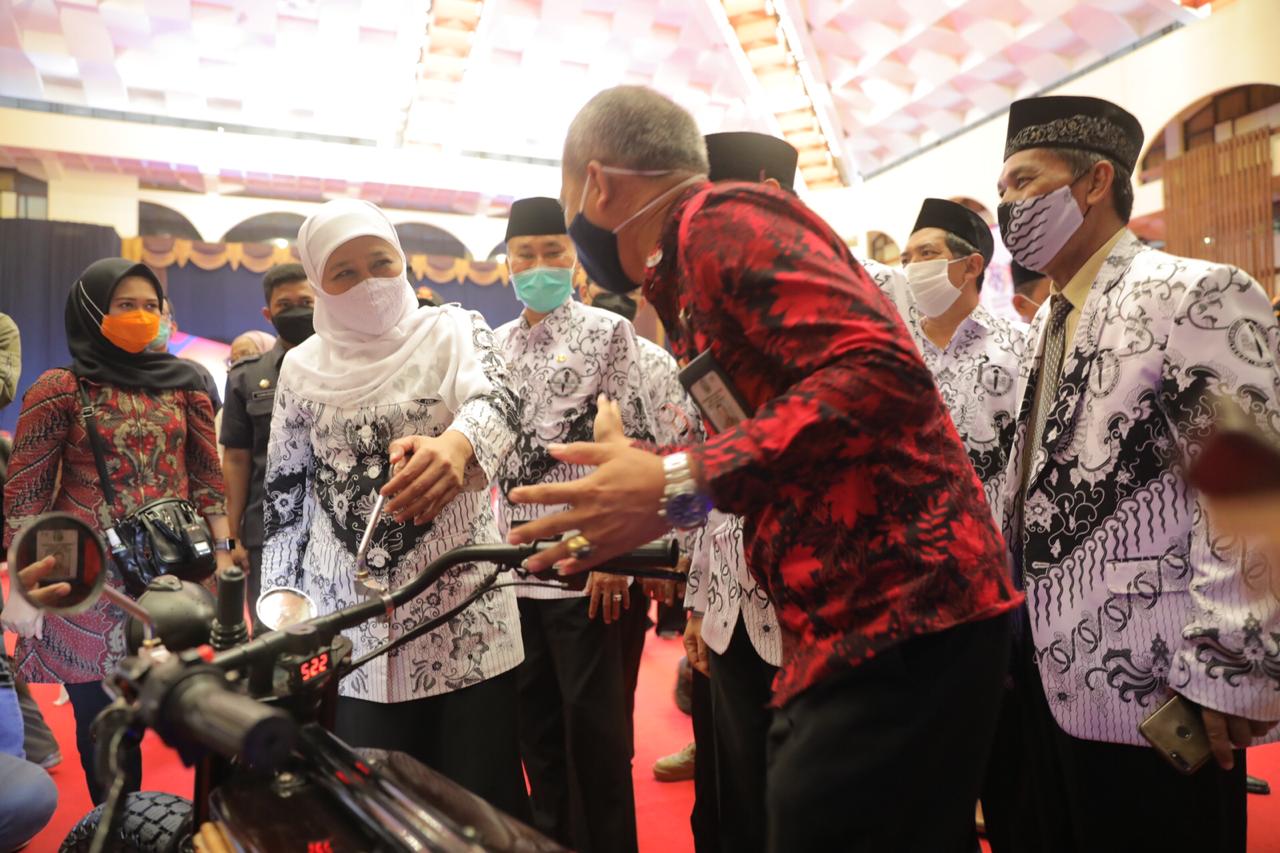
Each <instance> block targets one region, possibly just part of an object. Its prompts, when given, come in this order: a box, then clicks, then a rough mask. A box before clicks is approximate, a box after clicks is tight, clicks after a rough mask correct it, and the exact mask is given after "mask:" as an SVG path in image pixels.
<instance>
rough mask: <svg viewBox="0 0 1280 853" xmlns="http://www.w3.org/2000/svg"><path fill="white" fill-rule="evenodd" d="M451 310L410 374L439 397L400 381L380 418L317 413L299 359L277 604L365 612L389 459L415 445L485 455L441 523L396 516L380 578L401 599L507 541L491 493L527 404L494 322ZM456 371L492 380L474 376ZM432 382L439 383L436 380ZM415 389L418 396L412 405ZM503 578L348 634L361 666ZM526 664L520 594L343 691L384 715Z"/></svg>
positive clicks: (273, 534)
mask: <svg viewBox="0 0 1280 853" xmlns="http://www.w3.org/2000/svg"><path fill="white" fill-rule="evenodd" d="M441 310H443V311H447V312H448V313H447V314H446V317H445V319H444V320H442V321H441V322H442V325H441V326H440V329H441V332H440V335H441V337H442V342H441V346H440V352H436V353H428V352H424V353H422V360H421V362H420V363H419V364H417V365H416V367H417V368H418V369H417V370H414V371H409V370H406V371H404V374H403V375H404V380H403V384H404V385H405V389H408V388H409V387H412V388H415V389H420V388H422V387H437V386H438V387H439V392H438V393H436V394H434V395H432V396H430V397H416V398H414V397H412V396H409V395H410V394H412V393H420V392H417V391H413V392H411V391H408V390H405V389H401V388H400V386H401V383H400V382H397V383H396V384H395V387H393V388H391V389H388V390H387V391H386V393H384V394H383V395H382V401H381V402H379V403H378V404H376V405H365V406H361V407H358V408H351V407H344V406H341V405H336V404H333V403H320V402H316V401H314V400H308V399H306V398H305V397H303V396H301V395H300V393H299V392H298V391H297V390H296V389H295V388H294V386H293V383H292V380H291V373H290V370H289V359H288V357H287V356H286V357H285V360H284V363H283V366H282V369H281V372H280V380H279V383H278V385H277V390H276V399H275V409H274V411H273V413H272V419H271V438H270V442H269V445H268V450H267V471H266V494H265V498H264V500H263V505H264V516H265V518H264V521H265V544H264V549H263V559H262V590H263V592H266V591H268V590H271V589H274V588H276V587H282V586H283V587H293V588H295V589H299V590H301V591H303V592H305V593H306V594H307V595H309V596H310V597H311V599H312V600H313V601H314V602H315V603H316V604H317V605H318V609H319V611H320V612H321V613H331V612H334V611H336V610H340V609H342V608H344V607H347V606H350V605H352V604H356V603H358V602H360V601H363V600H364V598H363V597H362V595H361V593H359V592H357V590H356V587H355V580H354V578H355V554H356V551H357V550H358V548H359V543H360V539H361V537H362V536H363V535H364V532H365V528H366V526H367V520H368V518H369V514H370V511H371V510H372V508H373V504H374V501H375V500H376V498H377V492H378V490H379V489H380V488H381V487H382V486H383V485H384V484H385V483H386V482H387V479H388V476H389V472H388V455H387V454H388V446H389V445H390V443H391V442H392V441H393V440H395V439H397V438H403V437H406V436H411V435H425V436H438V435H440V434H441V433H443V432H444V431H445V430H447V429H452V430H456V431H458V432H460V433H462V434H463V435H465V436H466V437H467V439H468V441H470V442H471V446H472V448H473V449H474V454H475V456H474V459H473V460H472V462H471V463H470V465H469V466H468V468H467V471H466V483H465V490H464V491H463V492H462V493H460V494H459V495H458V496H457V497H455V498H454V499H453V500H452V501H450V502H449V504H448V505H447V506H446V507H445V508H444V509H443V510H442V511H441V512H440V514H439V515H437V516H436V518H435V519H433V520H432V521H429V522H427V523H426V524H421V525H418V524H413V523H412V522H409V523H406V524H400V523H398V522H396V521H395V520H394V519H393V518H391V517H390V516H389V515H385V514H384V515H383V516H382V520H381V522H380V523H379V524H378V526H377V527H376V528H375V531H374V535H373V538H372V540H371V545H370V548H369V551H368V556H367V561H368V565H369V569H370V571H371V573H372V574H373V576H374V578H375V579H377V580H379V581H381V582H383V583H385V584H387V585H388V586H389V587H391V588H395V587H397V586H400V585H402V584H404V583H407V582H408V581H410V580H411V579H413V578H414V577H416V576H417V575H419V574H420V573H421V572H422V571H423V570H424V569H425V568H426V567H427V565H428V564H429V563H430V562H431V561H432V560H434V559H435V558H437V557H439V556H440V555H442V554H444V553H445V552H447V551H450V550H452V549H454V548H457V547H459V546H462V545H468V544H473V543H481V544H487V543H493V542H498V541H500V540H499V539H498V530H497V526H496V524H495V521H494V517H493V510H492V507H491V506H490V504H489V501H488V484H489V482H490V481H491V479H492V477H493V476H494V474H495V473H496V471H497V469H498V464H499V461H500V460H501V459H502V458H503V457H504V456H505V455H506V453H507V450H508V449H509V448H510V447H511V446H512V445H513V444H514V442H515V430H516V427H517V402H516V398H515V395H514V393H513V392H512V390H511V387H510V384H509V382H508V376H507V372H506V365H505V364H504V362H503V361H502V358H501V357H500V356H499V355H498V353H497V351H496V349H495V347H494V341H493V333H492V331H490V329H489V327H488V326H487V325H486V324H485V322H484V319H483V318H482V317H480V315H479V314H476V313H474V312H463V311H461V310H459V309H456V308H446V309H441ZM447 324H452V326H450V325H447ZM446 354H447V355H448V357H444V356H445V355H446ZM451 360H456V361H462V360H465V361H467V362H468V366H469V368H474V367H477V366H478V367H479V368H480V369H479V370H476V369H460V365H459V364H449V362H450V361H451ZM432 375H436V376H438V380H437V381H435V382H433V381H431V380H430V377H431V376H432ZM402 390H403V391H404V393H405V394H406V397H405V398H404V399H399V398H398V397H399V394H400V392H401V391H402ZM449 401H455V403H456V405H450V402H449ZM490 568H491V567H489V566H487V565H483V564H465V565H462V566H458V567H455V568H453V569H450V570H449V571H448V572H447V573H446V574H445V575H444V577H442V578H441V579H440V580H439V581H438V582H437V583H436V584H435V585H434V586H432V587H430V588H429V589H428V590H427V591H426V592H425V593H424V594H422V595H420V596H419V597H418V598H416V599H414V600H413V601H412V602H410V603H409V604H406V605H405V606H403V607H401V608H399V609H397V610H396V611H395V613H394V615H393V616H392V619H391V621H390V623H387V622H384V621H382V620H373V621H369V622H366V623H364V624H363V625H361V626H360V627H358V628H355V629H352V630H349V631H346V632H344V633H345V635H346V636H347V638H348V639H350V640H351V641H352V643H353V644H354V646H355V655H356V656H357V657H358V656H360V655H362V654H364V653H366V652H369V651H372V650H373V649H375V648H376V647H377V646H380V645H382V644H384V643H385V642H387V641H388V640H389V639H393V638H395V637H399V636H401V635H402V634H404V633H406V632H407V631H409V630H411V629H412V628H414V627H415V626H417V625H420V624H422V623H423V622H425V621H429V620H431V619H434V618H436V617H439V616H440V615H441V614H443V613H445V612H447V611H448V610H450V609H451V608H452V607H454V606H455V605H457V604H458V603H460V602H461V601H462V600H463V599H465V598H466V597H467V596H469V595H470V594H471V593H472V592H473V591H474V590H475V589H476V588H477V587H478V586H479V584H480V583H481V582H482V580H483V579H484V577H485V576H486V575H487V574H488V572H489V570H490ZM523 659H524V646H523V643H522V640H521V635H520V618H519V613H518V612H517V609H516V601H515V594H514V593H513V592H512V590H511V589H510V588H506V589H498V590H493V591H490V592H488V593H487V594H485V595H484V596H483V597H481V598H480V599H479V600H478V601H477V602H476V603H474V604H472V605H471V606H470V607H468V608H467V609H466V610H464V611H463V612H462V613H460V614H458V615H457V616H455V617H453V618H452V619H451V620H449V621H448V622H447V623H446V624H445V625H443V626H441V627H439V628H436V629H435V630H433V631H431V632H429V633H427V634H425V635H424V636H422V637H420V638H418V639H416V640H414V641H412V642H410V643H409V644H407V645H406V646H404V647H402V648H400V649H398V650H396V651H394V652H392V653H391V654H389V655H386V656H383V657H380V658H376V659H374V660H373V661H371V662H369V663H367V664H365V665H364V666H362V667H361V668H360V669H358V670H355V671H354V672H352V673H351V674H350V675H348V676H347V677H346V678H345V679H343V681H342V684H341V686H340V692H341V694H342V695H343V696H351V697H354V698H357V699H366V700H369V701H373V702H404V701H408V700H411V699H421V698H423V697H427V696H435V695H438V694H441V693H448V692H451V691H454V690H460V689H462V688H464V687H469V686H471V685H473V684H477V683H479V682H481V681H484V680H486V679H488V678H492V677H493V676H495V675H499V674H501V673H503V672H506V671H507V670H509V669H511V668H513V667H515V666H517V665H518V664H519V663H520V662H521V661H522V660H523Z"/></svg>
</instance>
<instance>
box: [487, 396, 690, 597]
mask: <svg viewBox="0 0 1280 853" xmlns="http://www.w3.org/2000/svg"><path fill="white" fill-rule="evenodd" d="M547 449H548V450H549V451H550V453H551V455H552V456H553V457H554V458H556V459H558V460H560V461H561V462H565V463H567V464H570V465H592V466H595V468H596V470H595V471H593V472H592V473H591V474H589V475H587V476H586V477H583V478H582V479H580V480H574V481H572V482H569V483H544V484H541V485H537V486H523V487H521V488H518V489H514V490H512V492H511V494H510V495H509V497H510V499H511V501H512V502H513V503H518V504H569V506H570V508H569V509H567V510H564V511H563V512H558V513H556V514H554V515H548V516H544V517H542V518H539V519H537V520H536V521H531V522H529V523H528V524H523V525H521V526H520V527H518V528H516V529H514V530H512V531H511V533H510V535H509V536H508V537H507V541H508V542H510V543H511V544H513V545H519V544H523V543H526V542H534V541H537V540H540V539H553V538H558V537H560V536H562V535H563V534H565V533H567V532H569V531H577V532H578V533H580V534H581V535H582V536H585V537H586V539H587V541H588V542H590V543H591V547H592V551H591V555H590V556H589V557H583V558H572V557H571V556H570V554H569V548H568V546H567V545H564V544H561V545H558V546H556V547H555V548H551V549H548V550H546V551H543V552H542V553H540V554H538V555H536V556H534V557H530V558H529V561H528V563H527V565H526V567H527V568H528V569H529V570H530V571H543V570H545V569H547V568H549V567H550V566H553V565H556V564H560V565H559V568H560V570H561V571H562V572H563V573H565V574H572V573H575V572H580V571H584V570H586V569H589V568H592V567H593V566H599V565H601V564H603V563H606V562H608V561H609V560H610V559H611V558H613V557H616V556H618V555H619V554H624V553H626V552H627V551H630V550H632V549H633V548H638V547H639V546H641V545H644V544H647V543H649V542H652V541H653V540H654V539H657V538H659V537H660V536H662V535H663V534H664V533H666V532H667V531H668V530H670V529H671V526H670V525H669V524H668V523H667V522H666V519H664V518H663V517H662V516H660V515H659V514H658V512H659V510H660V508H661V506H662V493H663V488H664V487H665V485H666V475H665V473H664V472H663V470H662V457H660V456H658V455H657V454H654V453H649V452H647V451H644V450H639V449H637V448H634V447H632V446H631V443H630V442H629V441H628V440H627V437H626V435H625V434H624V433H623V427H622V414H621V411H620V410H619V408H618V404H617V403H615V402H613V401H612V400H609V399H608V398H607V397H605V396H604V395H601V396H600V398H599V400H598V401H597V411H596V420H595V441H594V442H578V443H575V444H553V445H551V446H550V447H548V448H547Z"/></svg>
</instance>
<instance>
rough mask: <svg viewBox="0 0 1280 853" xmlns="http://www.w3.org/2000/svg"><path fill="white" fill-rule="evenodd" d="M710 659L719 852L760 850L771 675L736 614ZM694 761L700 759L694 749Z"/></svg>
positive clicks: (762, 846)
mask: <svg viewBox="0 0 1280 853" xmlns="http://www.w3.org/2000/svg"><path fill="white" fill-rule="evenodd" d="M709 657H710V658H711V708H712V713H713V715H714V719H715V758H716V760H715V764H716V774H717V776H716V787H717V791H718V794H717V796H718V802H719V813H720V839H721V843H720V848H719V849H721V850H723V851H724V853H739V851H742V853H751V851H763V850H764V849H765V839H766V838H767V837H768V836H767V834H766V831H765V772H766V768H767V760H766V747H767V744H768V739H769V724H770V723H771V722H772V720H773V711H772V710H771V709H770V708H769V700H770V698H771V697H772V695H773V677H774V675H776V674H777V672H778V668H777V667H775V666H771V665H770V664H767V663H765V662H764V660H763V659H762V658H761V657H760V655H759V654H757V653H756V650H755V647H754V646H752V645H751V637H750V636H748V635H747V626H746V623H744V622H743V621H742V619H741V618H739V619H738V624H737V626H736V627H734V629H733V637H732V639H731V640H730V641H729V648H728V649H726V650H725V653H724V654H722V655H721V654H717V653H716V652H714V651H711V652H710V653H709ZM698 760H699V761H701V760H702V753H701V752H699V754H698Z"/></svg>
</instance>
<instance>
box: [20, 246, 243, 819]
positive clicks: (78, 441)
mask: <svg viewBox="0 0 1280 853" xmlns="http://www.w3.org/2000/svg"><path fill="white" fill-rule="evenodd" d="M163 306H164V292H163V290H162V289H161V287H160V282H159V280H158V279H157V278H156V276H155V273H153V272H152V271H151V270H150V269H148V268H147V267H146V266H144V265H143V264H135V263H133V262H131V261H127V260H124V259H123V258H107V259H105V260H101V261H97V262H95V263H93V264H91V265H90V266H89V268H88V269H86V270H85V271H84V273H82V274H81V276H80V278H79V279H78V280H77V281H76V282H75V283H74V284H73V285H72V286H71V292H70V293H69V294H68V295H67V309H66V327H67V344H68V348H69V349H70V350H71V367H69V368H55V369H53V370H49V371H46V372H45V373H44V374H42V375H41V376H40V378H39V379H37V380H36V382H35V384H34V385H32V386H31V389H30V390H29V391H28V392H27V394H26V397H25V398H24V399H23V403H22V414H21V415H20V416H19V418H18V427H17V431H16V434H15V436H14V443H13V455H12V456H11V458H10V461H9V479H8V481H7V482H6V484H5V489H4V511H5V547H6V548H7V547H8V545H9V542H10V541H11V539H12V537H13V534H14V533H15V532H16V531H17V530H18V528H20V527H21V526H22V524H23V523H24V522H25V521H27V520H28V519H30V518H31V517H32V516H36V515H39V514H40V513H44V512H49V511H51V510H57V511H62V512H69V513H71V514H72V515H75V516H76V517H78V518H80V519H81V520H83V521H85V522H86V523H88V524H90V525H93V526H95V527H97V528H98V529H99V530H101V529H104V527H105V526H106V525H107V523H108V522H109V519H110V518H112V517H114V518H121V517H123V516H126V515H129V514H130V513H133V512H134V511H136V510H137V509H139V508H140V507H142V506H143V505H145V504H147V503H149V502H150V501H153V500H156V499H159V498H165V497H178V498H185V499H187V500H189V501H191V502H192V503H193V504H195V505H196V507H198V508H199V509H200V511H201V512H202V513H203V514H204V516H205V517H206V518H207V519H208V521H209V526H210V529H211V531H212V532H213V535H214V538H215V539H217V540H226V539H227V537H228V532H227V520H226V515H225V510H224V507H223V500H222V494H223V483H222V469H221V467H220V466H219V464H218V452H217V444H216V441H215V439H214V432H213V407H212V404H211V403H210V402H209V396H208V394H207V393H206V392H205V391H204V386H203V383H202V381H201V379H200V377H199V375H198V374H197V373H196V371H195V370H194V369H193V368H192V367H191V366H190V365H189V364H187V363H186V362H184V361H182V360H181V359H177V358H174V357H173V356H172V355H169V354H168V353H149V352H147V351H146V347H147V344H149V343H151V341H152V340H154V339H155V337H156V335H157V333H158V332H159V326H160V315H161V312H162V310H163ZM77 384H80V385H82V386H83V387H84V390H85V392H86V393H87V394H88V396H89V399H90V401H91V402H92V403H93V407H94V414H95V416H96V420H97V429H98V433H99V434H100V435H101V436H102V443H103V446H104V447H105V450H106V456H107V459H106V463H107V470H108V471H109V472H110V475H111V482H112V486H113V487H114V489H115V492H116V502H115V504H114V505H112V506H107V502H106V499H105V498H104V496H103V490H102V485H101V481H100V480H99V478H98V469H97V466H96V464H95V462H94V456H93V450H92V447H91V446H90V444H89V439H88V433H87V432H86V431H85V423H84V418H83V416H82V415H81V412H80V409H81V406H80V400H79V389H78V388H77ZM220 544H221V545H222V546H224V547H225V546H226V544H227V543H226V542H225V541H224V542H221V543H220ZM217 557H218V566H219V568H221V567H223V566H229V565H231V557H230V553H229V551H228V550H219V552H218V554H217ZM112 582H113V583H114V582H116V581H115V579H113V580H112ZM17 601H20V599H18V598H17V597H16V596H11V597H10V603H9V604H8V605H6V608H5V614H4V622H5V627H7V628H9V629H10V630H13V631H15V632H17V633H18V635H19V640H18V646H17V651H16V653H15V658H16V660H17V662H18V667H19V670H20V672H21V673H22V675H23V676H24V677H25V678H26V679H27V680H28V681H30V682H34V683H38V684H39V683H62V684H65V685H66V687H67V692H68V694H70V696H71V704H72V707H73V708H74V710H75V718H76V745H77V747H78V748H79V750H80V761H81V764H82V765H83V766H84V771H85V776H86V779H87V780H88V783H89V793H90V795H91V797H92V798H93V801H94V802H95V803H98V802H101V801H102V799H103V796H104V794H105V791H104V790H102V789H101V787H100V786H99V784H98V781H97V779H96V778H95V777H94V774H93V763H94V762H93V754H94V750H93V746H92V740H91V737H90V734H89V725H90V723H91V722H92V721H93V718H94V717H95V716H96V715H97V713H98V712H99V711H101V710H102V708H103V707H104V706H105V705H106V704H107V701H108V697H107V695H106V693H105V692H104V691H103V689H102V680H103V678H104V677H106V676H107V675H109V674H110V672H111V670H112V669H113V668H114V667H115V665H116V663H117V661H119V659H120V658H121V657H122V656H123V655H124V653H125V642H124V624H125V619H126V617H125V615H124V614H123V613H122V612H121V611H120V610H118V609H116V608H115V607H114V606H112V605H110V604H107V603H106V602H102V601H100V602H99V603H98V604H97V605H96V606H95V607H93V608H92V609H90V610H87V611H85V612H84V613H80V614H77V615H75V616H68V617H60V616H52V615H43V614H35V613H31V612H29V611H27V612H23V611H22V610H21V607H20V605H19V606H17V607H15V606H14V602H17ZM126 770H127V772H129V774H130V777H131V778H130V780H129V784H130V786H131V787H130V788H129V790H135V791H136V790H138V785H139V784H140V782H141V756H140V754H137V753H135V754H134V755H133V756H131V758H130V760H129V761H128V762H127V765H126Z"/></svg>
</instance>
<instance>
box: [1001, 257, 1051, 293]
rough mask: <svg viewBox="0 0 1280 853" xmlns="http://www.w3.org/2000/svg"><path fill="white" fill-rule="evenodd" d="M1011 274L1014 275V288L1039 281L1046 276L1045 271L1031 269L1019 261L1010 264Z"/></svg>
mask: <svg viewBox="0 0 1280 853" xmlns="http://www.w3.org/2000/svg"><path fill="white" fill-rule="evenodd" d="M1009 274H1010V275H1011V276H1012V277H1013V289H1014V290H1017V289H1018V288H1020V287H1026V286H1027V285H1028V284H1032V283H1034V282H1037V281H1039V280H1040V279H1042V278H1044V273H1042V272H1036V271H1035V270H1029V269H1027V268H1026V267H1024V266H1023V265H1022V264H1020V263H1018V262H1017V261H1012V262H1011V263H1010V264H1009Z"/></svg>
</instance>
